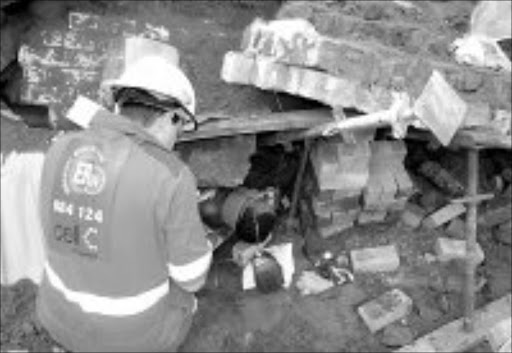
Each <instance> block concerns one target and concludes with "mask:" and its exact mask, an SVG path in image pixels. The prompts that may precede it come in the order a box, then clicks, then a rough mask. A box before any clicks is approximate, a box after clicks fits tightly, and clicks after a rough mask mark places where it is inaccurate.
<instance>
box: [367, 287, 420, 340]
mask: <svg viewBox="0 0 512 353" xmlns="http://www.w3.org/2000/svg"><path fill="white" fill-rule="evenodd" d="M412 304H413V303H412V299H411V298H410V297H409V296H407V294H405V293H404V292H402V291H401V290H400V289H392V290H390V291H388V292H386V293H384V294H382V295H381V296H380V297H378V298H376V299H374V300H372V301H370V302H368V303H365V304H363V305H362V306H360V307H358V308H357V312H358V313H359V315H360V316H361V318H362V319H363V321H364V323H365V324H366V326H367V327H368V329H369V330H370V332H372V333H375V332H377V331H379V330H381V329H382V328H384V327H386V326H387V325H389V324H391V323H393V322H395V321H398V320H401V319H403V318H404V317H406V316H407V315H408V314H409V313H410V311H411V309H412Z"/></svg>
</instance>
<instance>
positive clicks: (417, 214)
mask: <svg viewBox="0 0 512 353" xmlns="http://www.w3.org/2000/svg"><path fill="white" fill-rule="evenodd" d="M426 214H427V212H426V211H425V210H424V209H423V208H422V207H421V206H418V205H416V204H413V203H407V204H406V205H405V208H404V210H403V212H402V215H401V218H400V219H401V220H402V223H404V224H405V225H407V226H409V227H411V228H413V229H415V228H418V227H419V226H420V225H421V221H422V220H423V218H424V217H425V215H426Z"/></svg>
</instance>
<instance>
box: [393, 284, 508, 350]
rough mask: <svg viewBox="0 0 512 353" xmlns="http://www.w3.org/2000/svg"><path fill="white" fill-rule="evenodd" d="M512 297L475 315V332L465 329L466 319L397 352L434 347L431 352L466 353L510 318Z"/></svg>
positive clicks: (449, 324) (482, 309)
mask: <svg viewBox="0 0 512 353" xmlns="http://www.w3.org/2000/svg"><path fill="white" fill-rule="evenodd" d="M511 299H512V297H511V295H510V294H508V295H506V296H504V297H503V298H500V299H498V300H495V301H493V302H492V303H490V304H488V305H487V306H485V307H483V308H480V309H478V310H476V311H475V313H474V330H473V331H472V332H468V331H466V330H464V328H463V320H464V318H460V319H457V320H455V321H452V322H450V323H448V324H446V325H444V326H442V327H440V328H438V329H437V330H435V331H433V332H430V333H429V334H427V335H425V336H423V337H421V338H419V339H417V340H416V341H415V342H414V343H413V344H411V345H407V346H405V347H402V348H400V349H399V350H397V351H395V352H421V351H422V350H421V349H420V348H419V347H429V346H430V347H432V348H434V349H433V350H431V351H430V352H447V353H448V352H465V351H466V350H467V349H469V348H470V347H472V346H474V345H475V344H477V343H478V342H481V341H482V340H483V339H485V338H486V335H487V334H488V332H489V328H490V327H492V326H494V325H495V324H496V323H497V322H501V321H502V320H506V319H508V318H510V311H511V310H512V307H511Z"/></svg>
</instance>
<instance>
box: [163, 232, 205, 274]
mask: <svg viewBox="0 0 512 353" xmlns="http://www.w3.org/2000/svg"><path fill="white" fill-rule="evenodd" d="M212 250H213V246H212V244H211V243H210V241H208V252H207V253H206V254H204V255H203V256H201V257H200V258H199V259H197V260H195V261H192V262H189V263H188V264H185V265H180V266H177V265H173V264H171V263H168V264H167V269H168V270H169V277H171V278H172V279H174V280H175V281H178V282H188V281H192V280H194V279H197V278H199V277H201V276H202V275H204V274H205V273H206V272H207V271H208V269H209V268H210V263H211V260H212Z"/></svg>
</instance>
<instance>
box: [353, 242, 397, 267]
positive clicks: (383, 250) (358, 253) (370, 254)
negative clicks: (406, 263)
mask: <svg viewBox="0 0 512 353" xmlns="http://www.w3.org/2000/svg"><path fill="white" fill-rule="evenodd" d="M350 259H351V262H352V269H353V270H354V272H390V271H395V270H397V269H398V267H399V266H400V257H399V255H398V251H397V249H396V247H395V246H394V245H386V246H379V247H374V248H365V249H357V250H352V251H351V252H350Z"/></svg>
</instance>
